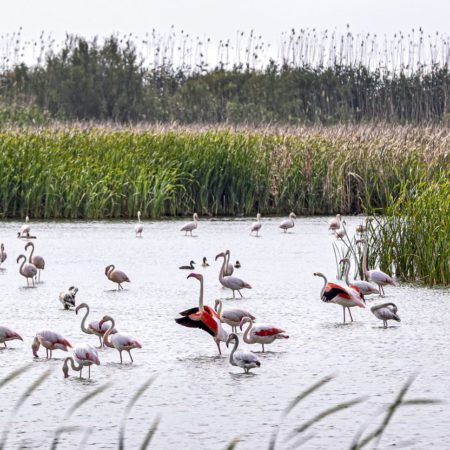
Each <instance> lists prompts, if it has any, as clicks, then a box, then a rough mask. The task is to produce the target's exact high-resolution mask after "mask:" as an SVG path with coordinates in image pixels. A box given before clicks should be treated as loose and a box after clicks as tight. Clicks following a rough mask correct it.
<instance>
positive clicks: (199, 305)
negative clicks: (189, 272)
mask: <svg viewBox="0 0 450 450" xmlns="http://www.w3.org/2000/svg"><path fill="white" fill-rule="evenodd" d="M198 309H199V311H203V309H204V308H203V279H202V278H200V295H199V298H198Z"/></svg>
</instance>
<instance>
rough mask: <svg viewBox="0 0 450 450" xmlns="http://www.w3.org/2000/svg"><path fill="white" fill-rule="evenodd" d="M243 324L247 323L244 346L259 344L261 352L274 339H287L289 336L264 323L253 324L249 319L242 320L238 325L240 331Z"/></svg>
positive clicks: (279, 329)
mask: <svg viewBox="0 0 450 450" xmlns="http://www.w3.org/2000/svg"><path fill="white" fill-rule="evenodd" d="M245 323H248V327H247V328H246V330H245V333H244V337H243V339H244V342H245V343H246V344H261V345H262V351H263V352H264V345H267V344H271V343H272V342H273V341H275V340H276V339H289V336H288V335H287V334H285V331H284V330H282V329H281V328H278V327H274V326H273V325H267V324H264V323H258V324H253V320H252V319H250V317H243V318H242V320H241V323H240V324H239V328H240V329H241V331H242V326H243V325H244V324H245Z"/></svg>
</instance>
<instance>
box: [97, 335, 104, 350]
mask: <svg viewBox="0 0 450 450" xmlns="http://www.w3.org/2000/svg"><path fill="white" fill-rule="evenodd" d="M98 338H99V339H100V347H99V348H103V347H104V346H105V345H104V344H103V340H102V337H101V336H99V337H98Z"/></svg>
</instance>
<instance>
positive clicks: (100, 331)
mask: <svg viewBox="0 0 450 450" xmlns="http://www.w3.org/2000/svg"><path fill="white" fill-rule="evenodd" d="M83 308H86V314H85V315H84V317H83V319H82V320H81V331H82V332H83V333H86V334H95V335H96V336H98V338H99V340H100V347H99V348H102V347H104V346H105V345H104V343H103V336H104V335H105V333H106V332H107V331H108V329H109V326H108V324H106V323H104V324H102V326H100V321H98V320H94V321H92V322H89V325H88V327H87V328H86V320H87V317H88V315H89V312H90V309H89V305H88V304H87V303H80V304H79V305H78V306H77V307H76V308H75V313H76V314H78V311H80V310H81V309H83ZM115 333H117V330H116V329H115V328H113V329H112V331H111V334H115Z"/></svg>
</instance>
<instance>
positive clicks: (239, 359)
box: [227, 333, 261, 373]
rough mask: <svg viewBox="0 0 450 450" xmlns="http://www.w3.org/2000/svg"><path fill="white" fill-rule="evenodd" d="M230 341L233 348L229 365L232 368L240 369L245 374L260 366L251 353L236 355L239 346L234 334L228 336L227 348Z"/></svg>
mask: <svg viewBox="0 0 450 450" xmlns="http://www.w3.org/2000/svg"><path fill="white" fill-rule="evenodd" d="M231 341H234V347H233V350H232V351H231V353H230V364H231V365H232V366H238V367H242V368H243V369H244V372H245V373H249V372H250V369H254V368H255V367H260V366H261V363H260V362H259V359H258V358H257V357H256V355H254V354H253V353H251V352H243V351H239V352H237V353H236V350H237V348H238V346H239V338H238V336H237V334H236V333H231V334H230V336H228V339H227V347H228V345H229V344H230V342H231Z"/></svg>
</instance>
